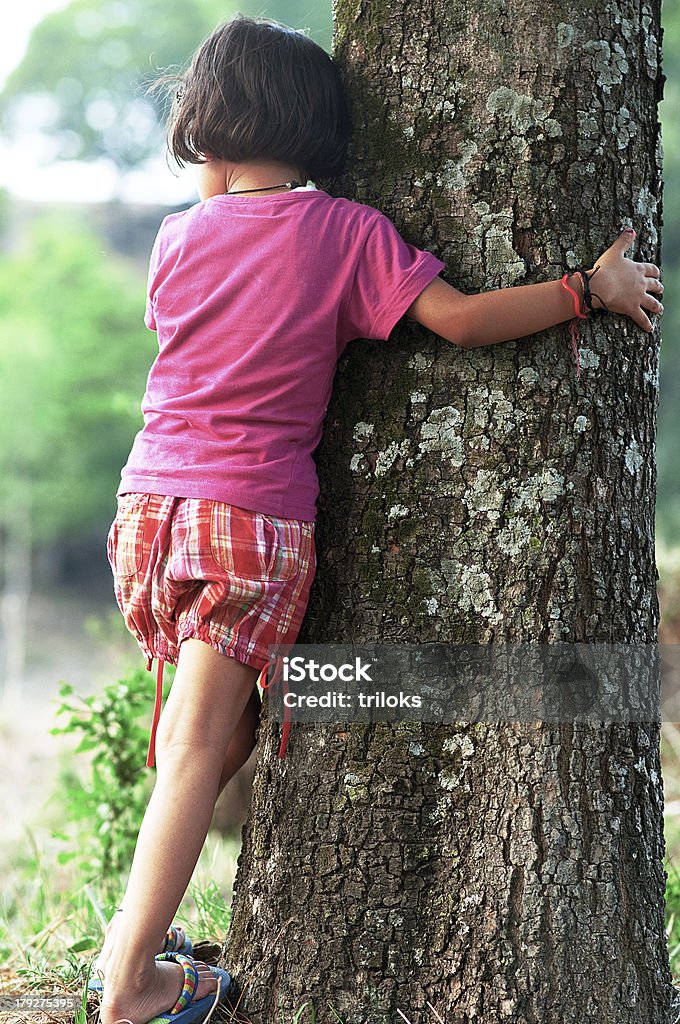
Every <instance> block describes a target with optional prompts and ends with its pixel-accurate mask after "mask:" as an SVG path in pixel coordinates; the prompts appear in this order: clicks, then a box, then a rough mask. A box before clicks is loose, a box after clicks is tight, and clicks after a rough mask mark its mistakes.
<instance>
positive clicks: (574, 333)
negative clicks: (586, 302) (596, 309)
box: [562, 274, 588, 380]
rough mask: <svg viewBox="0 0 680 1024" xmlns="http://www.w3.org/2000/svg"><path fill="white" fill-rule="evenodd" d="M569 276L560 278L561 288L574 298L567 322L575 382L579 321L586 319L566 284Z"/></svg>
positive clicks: (579, 366)
mask: <svg viewBox="0 0 680 1024" xmlns="http://www.w3.org/2000/svg"><path fill="white" fill-rule="evenodd" d="M568 278H569V274H565V275H564V277H563V278H562V287H563V288H566V290H567V291H568V292H570V293H571V295H572V296H573V298H574V314H575V315H574V316H573V317H572V319H571V320H570V321H569V334H570V335H571V351H572V353H573V356H574V362H575V363H576V380H580V379H581V360H580V359H579V356H578V333H579V320H587V319H588V317H587V315H586V314H585V313H582V312H581V299H580V297H579V296H578V295H577V293H576V292H575V291H574V289H573V288H571V287H570V285H569V284H568V283H567V281H568Z"/></svg>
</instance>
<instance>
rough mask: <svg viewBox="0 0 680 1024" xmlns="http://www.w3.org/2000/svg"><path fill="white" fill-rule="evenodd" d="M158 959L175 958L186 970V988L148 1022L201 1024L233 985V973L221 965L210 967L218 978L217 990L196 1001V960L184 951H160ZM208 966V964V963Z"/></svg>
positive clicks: (154, 1023)
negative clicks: (171, 1005)
mask: <svg viewBox="0 0 680 1024" xmlns="http://www.w3.org/2000/svg"><path fill="white" fill-rule="evenodd" d="M156 960H174V961H175V963H178V964H180V966H181V967H182V969H183V970H184V988H183V989H182V994H181V995H180V997H179V999H178V1000H177V1002H176V1003H175V1005H174V1006H173V1007H172V1009H171V1010H168V1011H167V1012H166V1013H160V1014H159V1015H158V1016H157V1017H154V1018H153V1019H152V1020H151V1021H149V1022H148V1024H175V1022H176V1024H180V1022H181V1024H200V1022H202V1021H204V1020H206V1019H207V1018H208V1017H209V1016H210V1014H211V1012H212V1010H213V1007H214V1006H216V1005H217V1004H218V1003H222V1002H224V1000H225V998H226V996H227V992H228V991H229V989H230V987H231V975H230V974H228V973H227V971H224V970H222V968H221V967H210V968H209V969H210V972H211V973H212V974H213V975H214V976H215V977H216V978H217V991H216V992H211V993H210V994H209V995H207V996H204V997H203V999H199V1000H198V1001H197V1002H194V1001H193V999H194V994H195V993H196V990H197V989H198V971H197V970H196V961H195V960H194V959H193V958H192V957H190V956H185V955H184V954H183V953H159V954H158V956H157V957H156ZM206 966H208V965H207V964H206Z"/></svg>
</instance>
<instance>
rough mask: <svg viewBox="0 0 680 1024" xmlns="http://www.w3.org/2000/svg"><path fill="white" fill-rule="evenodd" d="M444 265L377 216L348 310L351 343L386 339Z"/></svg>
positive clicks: (357, 273)
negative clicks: (371, 339)
mask: <svg viewBox="0 0 680 1024" xmlns="http://www.w3.org/2000/svg"><path fill="white" fill-rule="evenodd" d="M444 267H445V264H444V263H442V261H441V260H439V259H437V257H436V256H433V255H432V253H430V252H425V251H423V250H421V249H417V248H416V247H415V246H413V245H409V243H408V242H406V241H405V240H404V239H403V238H402V237H401V235H400V234H399V232H398V231H397V229H396V227H395V226H394V224H393V223H392V221H391V220H389V218H387V217H385V216H384V215H383V214H377V215H376V217H375V219H374V221H373V224H372V225H371V227H370V229H369V232H368V235H367V237H366V241H365V244H364V246H363V248H362V250H361V253H360V255H359V257H358V261H357V265H356V273H355V276H354V279H353V282H352V285H351V290H350V294H349V296H348V300H347V305H346V307H345V315H344V321H345V322H344V324H343V327H344V329H345V332H346V333H347V336H348V338H350V339H351V338H376V339H381V340H387V339H388V338H389V336H390V333H391V332H392V329H393V328H394V326H395V324H396V323H397V322H398V321H399V320H400V319H401V317H402V316H403V315H404V313H405V312H406V310H407V309H408V308H409V306H410V305H411V304H412V303H413V302H415V300H416V299H417V298H418V296H419V295H420V293H421V292H422V291H423V289H424V288H426V287H427V285H428V284H430V283H431V281H433V280H434V278H435V277H437V275H438V274H440V273H441V272H442V270H443V269H444Z"/></svg>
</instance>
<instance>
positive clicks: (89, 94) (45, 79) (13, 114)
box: [0, 0, 331, 171]
mask: <svg viewBox="0 0 680 1024" xmlns="http://www.w3.org/2000/svg"><path fill="white" fill-rule="evenodd" d="M237 10H241V11H242V12H243V13H244V14H250V15H257V16H265V17H271V18H275V19H277V20H280V21H284V22H286V23H287V24H290V25H292V26H293V27H295V28H305V29H308V30H309V31H310V33H311V34H312V36H313V38H314V39H315V40H316V41H317V42H319V43H320V44H321V45H323V46H327V47H328V46H330V39H331V7H330V2H329V3H327V4H326V3H321V4H319V3H315V4H313V3H310V2H309V0H265V2H264V3H262V2H257V0H244V2H243V3H241V4H238V3H237V0H231V2H229V0H227V2H226V3H225V0H183V2H182V3H181V4H168V3H166V2H163V0H73V2H72V3H70V4H69V5H68V7H66V8H65V9H64V10H62V11H58V12H56V13H54V14H50V15H49V16H48V17H46V18H45V19H44V20H43V21H41V22H40V24H39V25H37V26H36V28H35V30H34V31H33V34H32V35H31V38H30V42H29V45H28V49H27V51H26V54H25V56H24V58H23V60H22V61H21V63H20V64H19V65H18V67H17V68H16V69H15V70H14V72H13V74H12V75H11V76H10V77H9V79H8V81H7V83H6V85H5V88H4V90H3V92H2V94H1V95H0V102H1V103H2V107H3V115H2V130H3V132H4V133H5V134H6V135H8V136H11V137H20V136H21V135H22V133H23V132H24V131H25V126H26V124H30V125H31V126H32V130H33V131H35V130H36V129H38V130H39V131H40V132H42V133H44V134H46V135H48V136H49V137H50V138H51V140H52V142H53V144H54V154H53V155H54V156H55V157H57V158H61V159H70V160H93V159H97V158H99V157H106V158H107V159H109V160H112V161H113V162H114V163H115V164H116V166H117V167H118V168H119V170H121V171H124V170H126V169H129V168H132V167H136V166H138V165H139V164H142V163H144V161H145V160H147V159H148V158H149V157H150V156H151V155H153V154H156V153H158V152H159V151H160V149H161V148H162V129H161V127H160V121H161V120H162V114H163V111H162V109H161V107H162V99H161V98H160V97H156V98H152V97H150V96H149V95H147V86H148V85H149V84H150V82H151V81H153V79H154V78H155V77H156V76H157V73H158V72H159V70H166V69H169V68H175V69H177V68H179V67H182V66H183V65H184V63H185V62H186V60H187V57H188V55H189V54H190V53H191V51H192V50H193V49H194V48H195V47H196V46H197V45H198V44H199V43H200V41H201V40H202V39H203V38H204V37H205V36H206V35H207V34H208V33H209V32H210V31H212V29H213V28H214V27H215V25H217V24H218V23H219V22H220V21H221V20H224V19H226V18H227V17H229V16H230V15H232V14H234V13H235V11H237Z"/></svg>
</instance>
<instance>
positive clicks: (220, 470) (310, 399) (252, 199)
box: [118, 188, 444, 521]
mask: <svg viewBox="0 0 680 1024" xmlns="http://www.w3.org/2000/svg"><path fill="white" fill-rule="evenodd" d="M443 267H444V264H443V263H442V262H441V261H440V260H438V259H436V257H434V256H433V255H432V254H431V253H428V252H423V251H420V250H418V249H416V248H414V247H413V246H411V245H408V244H407V243H406V242H405V241H404V240H403V239H402V238H401V236H400V235H399V233H398V232H397V230H396V228H395V227H394V225H393V224H392V222H391V221H390V220H388V219H387V218H386V217H385V216H384V215H383V214H381V213H379V212H378V211H377V210H374V209H373V208H372V207H369V206H363V205H361V204H359V203H353V202H351V201H350V200H347V199H334V198H332V197H331V196H329V195H328V194H327V193H326V192H323V191H320V190H316V189H311V188H309V189H299V190H295V191H293V192H288V193H283V194H278V195H272V196H237V195H233V196H227V195H221V196H215V197H214V198H212V199H208V200H206V201H204V202H201V203H197V204H196V205H195V206H192V207H191V209H189V210H186V211H184V212H182V213H174V214H171V215H170V216H169V217H166V218H165V220H164V221H163V223H162V225H161V228H160V231H159V233H158V237H157V238H156V242H155V244H154V247H153V252H152V254H151V265H150V271H149V296H148V302H147V309H146V316H145V323H146V325H147V327H149V328H151V329H152V330H156V331H157V332H158V346H159V353H158V356H157V358H156V360H155V362H154V364H153V366H152V367H151V371H150V373H149V379H148V383H147V388H146V393H145V395H144V400H143V403H142V411H143V413H144V426H143V429H142V430H141V431H140V432H139V433H138V434H137V436H136V438H135V441H134V445H133V447H132V451H131V453H130V457H129V459H128V462H127V464H126V466H125V467H124V469H123V471H122V477H121V485H120V488H119V491H118V493H119V494H123V493H125V492H126V491H143V492H148V493H152V494H165V495H173V496H176V497H187V498H197V497H200V498H212V499H215V500H217V501H225V502H229V503H231V504H234V505H239V506H241V507H242V508H247V509H252V510H254V511H257V512H261V513H263V514H265V515H267V514H268V515H272V516H282V517H286V518H294V519H303V520H308V521H313V520H314V519H315V517H316V499H317V496H318V493H319V485H318V482H317V475H316V467H315V464H314V459H313V452H314V449H315V448H316V447H317V445H318V443H319V441H320V439H321V433H322V427H323V420H324V417H325V414H326V407H327V405H328V402H329V399H330V395H331V388H332V383H333V377H334V375H335V369H336V363H337V360H338V358H339V356H340V355H341V354H342V352H343V350H344V349H345V347H346V345H347V344H348V342H349V341H351V340H352V339H354V338H381V339H387V338H388V337H389V334H390V331H391V330H392V328H393V327H394V325H395V324H396V322H397V321H398V320H399V318H400V317H401V316H403V314H404V313H405V312H406V310H407V309H408V307H409V306H410V305H411V303H412V302H414V300H415V299H416V298H417V296H418V295H419V294H420V292H421V291H422V290H423V289H424V288H425V287H426V286H427V285H428V284H429V283H430V282H431V281H432V280H433V279H434V278H435V277H436V276H437V274H439V273H440V272H441V270H442V269H443Z"/></svg>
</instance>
